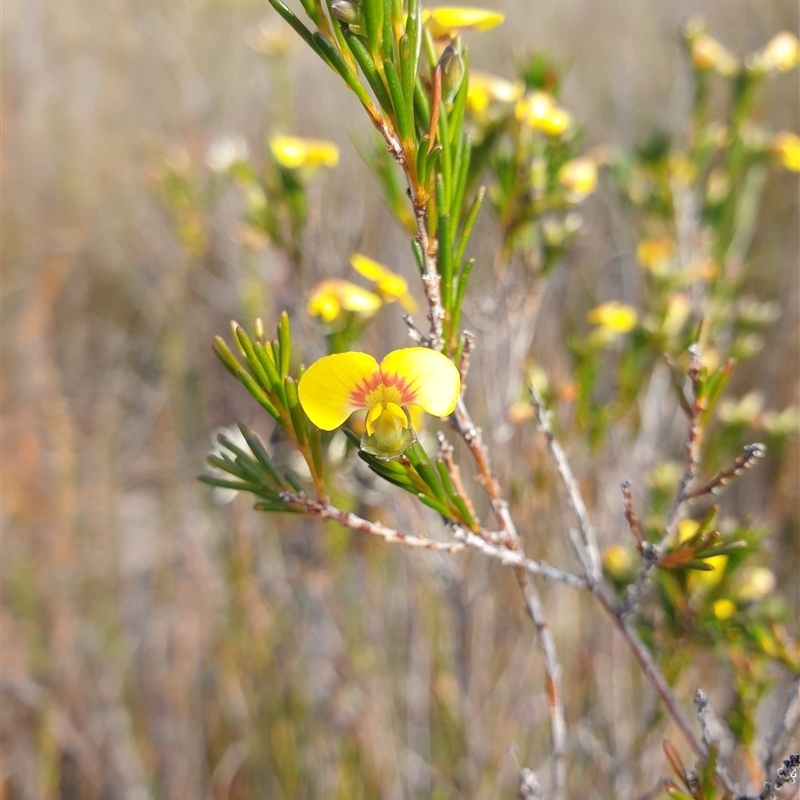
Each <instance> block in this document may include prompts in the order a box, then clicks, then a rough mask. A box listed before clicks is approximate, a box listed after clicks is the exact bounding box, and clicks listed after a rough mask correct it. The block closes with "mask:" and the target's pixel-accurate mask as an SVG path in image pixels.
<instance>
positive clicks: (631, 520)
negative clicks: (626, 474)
mask: <svg viewBox="0 0 800 800" xmlns="http://www.w3.org/2000/svg"><path fill="white" fill-rule="evenodd" d="M619 486H620V489H622V504H623V506H624V508H625V519H626V521H627V523H628V527H629V528H630V529H631V533H632V534H633V538H634V539H636V547H637V548H638V549H639V552H640V553H641V552H643V551H644V537H643V536H642V526H641V523H640V522H639V516H638V514H637V513H636V507H635V506H634V504H633V488H632V487H631V482H630V481H622V483H620V485H619Z"/></svg>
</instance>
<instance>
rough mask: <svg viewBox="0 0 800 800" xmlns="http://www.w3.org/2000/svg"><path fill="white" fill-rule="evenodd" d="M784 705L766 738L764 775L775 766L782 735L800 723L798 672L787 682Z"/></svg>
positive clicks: (799, 680) (799, 683)
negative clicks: (787, 687)
mask: <svg viewBox="0 0 800 800" xmlns="http://www.w3.org/2000/svg"><path fill="white" fill-rule="evenodd" d="M784 705H785V708H784V711H783V713H782V714H781V715H780V717H779V718H778V721H777V723H776V725H775V727H774V728H773V729H772V730H771V731H770V732H769V734H768V735H767V738H766V753H765V755H764V774H765V775H769V774H770V773H771V772H772V770H773V769H774V768H775V762H776V761H777V760H778V748H779V747H780V744H781V740H782V739H783V737H784V735H785V734H787V733H791V732H792V731H793V730H795V729H796V728H797V727H798V725H800V673H799V674H797V675H795V676H794V679H793V680H792V682H791V683H790V684H789V691H788V692H787V695H786V701H785V704H784Z"/></svg>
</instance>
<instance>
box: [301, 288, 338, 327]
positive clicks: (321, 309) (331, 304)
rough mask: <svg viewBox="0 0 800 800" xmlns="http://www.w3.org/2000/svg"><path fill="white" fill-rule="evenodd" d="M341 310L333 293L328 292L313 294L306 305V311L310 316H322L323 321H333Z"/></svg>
mask: <svg viewBox="0 0 800 800" xmlns="http://www.w3.org/2000/svg"><path fill="white" fill-rule="evenodd" d="M341 310H342V307H341V305H339V300H338V299H337V297H336V295H335V294H332V293H330V292H319V293H315V294H313V295H312V296H311V297H310V298H309V300H308V305H307V306H306V311H308V313H309V314H310V315H311V316H312V317H322V319H323V320H324V321H325V322H333V321H334V320H335V319H336V317H338V316H339V312H340V311H341Z"/></svg>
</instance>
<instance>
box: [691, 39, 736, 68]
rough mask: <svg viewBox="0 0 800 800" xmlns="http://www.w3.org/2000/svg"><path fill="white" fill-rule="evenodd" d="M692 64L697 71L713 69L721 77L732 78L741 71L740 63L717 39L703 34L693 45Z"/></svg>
mask: <svg viewBox="0 0 800 800" xmlns="http://www.w3.org/2000/svg"><path fill="white" fill-rule="evenodd" d="M691 48H692V63H693V64H694V66H695V68H696V69H699V70H703V71H705V70H709V69H713V70H716V71H717V72H719V74H720V75H725V76H726V77H731V76H732V75H735V74H736V71H737V70H738V69H739V62H738V61H737V60H736V59H735V58H734V56H732V55H731V54H730V53H729V52H728V51H727V50H726V49H725V48H724V47H723V46H722V45H721V44H720V43H719V42H718V41H717V40H716V39H714V38H712V37H711V36H709V35H708V34H707V33H701V34H700V35H699V36H698V37H697V38H696V39H694V40H693V41H692V43H691Z"/></svg>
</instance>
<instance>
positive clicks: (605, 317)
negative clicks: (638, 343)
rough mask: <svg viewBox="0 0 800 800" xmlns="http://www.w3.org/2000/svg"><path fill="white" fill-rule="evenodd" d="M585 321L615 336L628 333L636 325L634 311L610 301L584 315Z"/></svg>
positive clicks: (631, 307)
mask: <svg viewBox="0 0 800 800" xmlns="http://www.w3.org/2000/svg"><path fill="white" fill-rule="evenodd" d="M586 320H587V321H588V322H590V323H591V324H592V325H598V326H600V327H601V328H603V329H605V330H606V331H607V332H609V333H613V334H615V335H617V334H622V333H628V331H631V330H633V328H634V326H635V325H636V309H635V308H633V306H628V305H625V304H624V303H619V302H617V301H616V300H611V301H609V302H608V303H603V304H602V305H599V306H597V307H596V308H593V309H592V310H591V311H590V312H589V313H588V314H587V315H586Z"/></svg>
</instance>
